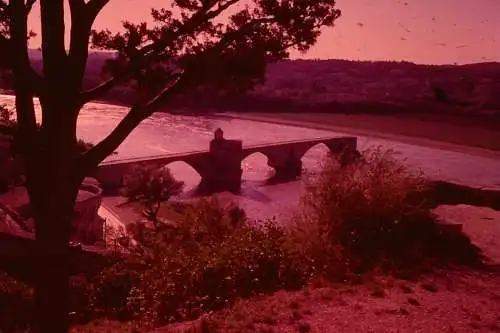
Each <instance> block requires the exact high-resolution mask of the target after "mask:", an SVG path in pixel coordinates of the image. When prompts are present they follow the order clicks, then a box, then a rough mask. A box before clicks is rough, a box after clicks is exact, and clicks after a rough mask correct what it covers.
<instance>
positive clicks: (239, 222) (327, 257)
mask: <svg viewBox="0 0 500 333" xmlns="http://www.w3.org/2000/svg"><path fill="white" fill-rule="evenodd" d="M163 176H164V177H171V175H170V173H169V172H166V173H165V174H163ZM142 177H143V178H144V175H142ZM157 178H158V174H151V177H150V178H149V184H151V183H152V181H151V180H153V179H157ZM143 180H144V181H145V182H146V183H148V178H147V177H146V178H144V179H143ZM131 183H132V184H133V183H134V182H131ZM153 183H154V182H153ZM164 183H165V184H167V185H168V184H170V185H168V186H171V184H177V183H176V182H175V180H173V179H171V181H166V182H164ZM427 184H428V182H427V180H426V178H425V177H424V176H423V175H421V174H419V173H416V172H413V171H410V170H409V169H407V168H406V167H404V166H403V164H401V163H400V162H399V161H398V160H396V159H395V158H394V157H393V156H392V155H391V154H390V153H388V152H384V151H382V150H373V151H367V152H365V153H364V159H363V162H361V163H357V164H353V165H351V166H348V167H346V168H339V166H338V164H337V162H336V160H335V159H334V158H333V157H328V158H327V159H326V160H325V162H324V165H323V168H322V171H321V172H320V174H319V175H316V176H315V177H314V178H311V179H309V180H308V181H307V186H306V190H305V191H304V195H303V200H302V207H301V209H300V211H299V212H297V214H296V215H295V216H294V218H293V219H292V220H291V221H289V222H288V223H280V224H278V223H277V222H276V221H273V220H268V221H250V220H249V219H248V218H246V217H245V214H244V212H242V210H241V209H239V208H238V207H237V206H235V205H233V204H226V203H223V202H222V201H220V200H218V199H216V198H208V199H201V200H198V201H196V202H194V203H189V204H180V203H168V202H167V203H163V207H162V209H159V210H157V211H156V212H157V213H158V212H159V214H158V216H157V217H156V216H155V219H157V220H156V221H155V223H153V224H152V225H149V224H148V223H144V222H138V223H135V224H132V225H131V226H130V227H129V228H128V236H129V237H130V238H131V239H133V241H131V242H128V243H127V244H128V245H124V246H126V248H127V250H128V253H129V255H127V256H126V257H120V258H117V257H116V256H113V255H112V254H109V256H110V260H109V264H108V265H107V267H105V268H104V269H103V270H102V271H100V272H99V273H98V274H94V275H89V274H87V275H85V274H81V275H78V276H72V278H71V290H72V292H71V295H72V298H71V311H72V312H71V316H72V322H73V325H76V326H74V328H73V329H74V331H75V332H99V329H100V327H101V329H102V331H103V332H110V331H113V330H115V331H116V332H123V331H137V332H140V331H147V330H149V329H152V328H154V327H157V326H161V325H164V324H167V323H172V322H179V321H186V320H193V319H196V318H198V317H200V316H202V315H204V314H206V313H210V312H212V311H215V310H218V309H223V308H227V307H229V306H231V305H232V304H234V302H235V301H236V300H238V299H241V298H248V297H252V296H256V295H262V294H266V293H272V292H275V291H278V290H298V289H300V288H303V287H304V286H306V285H307V284H309V283H310V282H312V281H314V280H317V279H324V280H329V281H331V282H334V283H340V284H346V283H353V282H359V281H361V280H362V279H363V277H364V276H367V275H373V274H383V275H393V276H396V277H398V278H408V277H415V276H418V275H419V274H421V273H423V272H429V271H432V270H433V269H435V268H443V267H449V266H456V265H459V266H472V267H475V268H478V267H481V266H482V265H483V257H482V255H481V252H480V250H479V248H477V247H476V246H474V245H473V244H471V242H470V240H469V238H468V237H467V236H466V235H464V234H462V233H461V232H452V231H451V230H447V229H444V228H441V227H440V224H439V223H438V222H437V221H436V218H435V216H434V214H433V213H432V211H431V209H430V208H428V207H430V206H429V205H427V204H426V201H425V191H426V188H427ZM144 188H146V189H147V186H146V187H144ZM170 188H173V189H174V190H176V191H177V189H178V187H177V185H176V186H173V187H170ZM146 208H148V207H147V206H146ZM167 216H168V217H169V219H170V220H173V223H170V224H167V223H161V220H162V219H164V218H165V217H167ZM159 221H160V222H159ZM122 244H125V243H124V242H122ZM32 295H33V291H32V287H31V286H30V285H29V283H26V282H20V281H16V280H14V279H13V278H12V277H9V276H7V275H2V277H1V284H0V308H2V309H6V311H2V313H1V315H0V331H2V332H15V331H18V330H24V329H26V328H27V323H29V322H30V321H31V317H32V315H33V299H32ZM96 323H97V324H96ZM98 323H102V325H101V326H99V324H98ZM203 323H204V324H203V325H202V326H203V328H202V329H203V330H204V331H205V332H217V322H216V321H213V320H210V319H206V320H205V321H203Z"/></svg>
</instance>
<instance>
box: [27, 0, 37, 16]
mask: <svg viewBox="0 0 500 333" xmlns="http://www.w3.org/2000/svg"><path fill="white" fill-rule="evenodd" d="M36 1H37V0H27V1H26V12H27V13H28V14H29V13H30V12H31V9H33V5H34V4H35V3H36Z"/></svg>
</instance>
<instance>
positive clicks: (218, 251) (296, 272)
mask: <svg viewBox="0 0 500 333" xmlns="http://www.w3.org/2000/svg"><path fill="white" fill-rule="evenodd" d="M184 213H185V217H184V218H183V219H180V220H179V221H176V222H177V223H176V225H175V226H165V227H163V228H155V229H154V230H153V229H148V228H147V226H145V225H143V224H139V225H136V226H135V227H134V228H131V229H130V231H131V232H132V236H133V237H134V239H135V240H136V241H137V242H138V247H139V248H140V253H141V254H142V255H141V259H142V260H143V263H144V266H143V269H140V270H136V271H138V272H139V278H138V279H137V281H140V282H139V283H138V284H135V285H133V286H132V288H131V289H130V294H129V298H128V309H129V311H131V312H133V313H135V314H136V315H137V318H140V319H141V320H143V321H144V322H145V323H150V324H159V323H165V322H171V321H178V320H184V319H192V318H195V317H198V316H199V315H200V314H202V313H203V312H206V311H212V310H215V309H219V308H222V307H224V306H227V305H228V304H231V303H232V302H234V301H235V300H236V299H238V298H240V297H248V296H251V295H254V294H256V293H263V292H270V291H275V290H279V289H282V288H299V287H300V286H302V285H303V283H304V282H305V281H306V278H307V277H306V276H305V275H304V274H303V273H302V272H301V271H300V269H299V268H298V267H300V266H299V265H296V263H295V257H294V256H293V255H292V254H291V251H289V250H288V248H287V246H286V233H285V232H284V230H282V229H281V228H279V227H277V226H276V224H275V223H274V222H266V223H264V224H263V225H261V226H257V225H251V224H249V223H248V222H247V221H246V219H245V218H244V213H243V211H242V210H241V209H240V208H238V207H237V206H235V205H233V204H227V205H225V204H223V203H222V202H220V201H219V200H217V199H202V200H201V201H199V202H197V203H195V204H193V205H186V206H185V207H184Z"/></svg>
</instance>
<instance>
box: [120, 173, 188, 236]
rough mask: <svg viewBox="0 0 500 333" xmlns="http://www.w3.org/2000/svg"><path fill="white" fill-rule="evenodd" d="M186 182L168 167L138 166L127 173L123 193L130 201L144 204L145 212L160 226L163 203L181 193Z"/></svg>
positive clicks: (147, 216)
mask: <svg viewBox="0 0 500 333" xmlns="http://www.w3.org/2000/svg"><path fill="white" fill-rule="evenodd" d="M183 187H184V183H183V182H180V181H177V180H176V179H175V178H174V177H173V175H172V173H171V172H170V170H169V169H168V168H155V167H152V166H143V165H141V166H138V167H134V168H132V169H131V170H130V172H129V173H128V174H126V175H125V178H124V184H123V188H122V193H123V195H124V196H126V197H127V198H128V199H129V202H139V203H141V204H142V205H143V206H144V211H143V214H144V215H145V216H146V218H148V220H150V221H152V222H154V223H155V225H156V226H158V224H159V221H158V217H157V215H158V212H159V211H160V208H161V204H162V203H164V202H166V201H168V200H169V199H170V198H171V197H172V196H174V195H177V194H180V193H181V192H182V188H183Z"/></svg>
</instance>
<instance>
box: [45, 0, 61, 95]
mask: <svg viewBox="0 0 500 333" xmlns="http://www.w3.org/2000/svg"><path fill="white" fill-rule="evenodd" d="M40 16H41V21H42V40H43V43H42V55H43V71H44V74H45V78H46V84H47V88H48V89H47V90H48V91H50V92H51V99H52V98H59V97H60V96H59V95H60V93H61V89H63V88H66V86H65V83H66V82H65V80H64V77H65V76H66V74H67V71H66V67H67V61H66V60H67V55H66V50H65V44H64V33H65V26H64V0H40ZM52 95H54V96H52ZM55 95H58V96H55Z"/></svg>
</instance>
